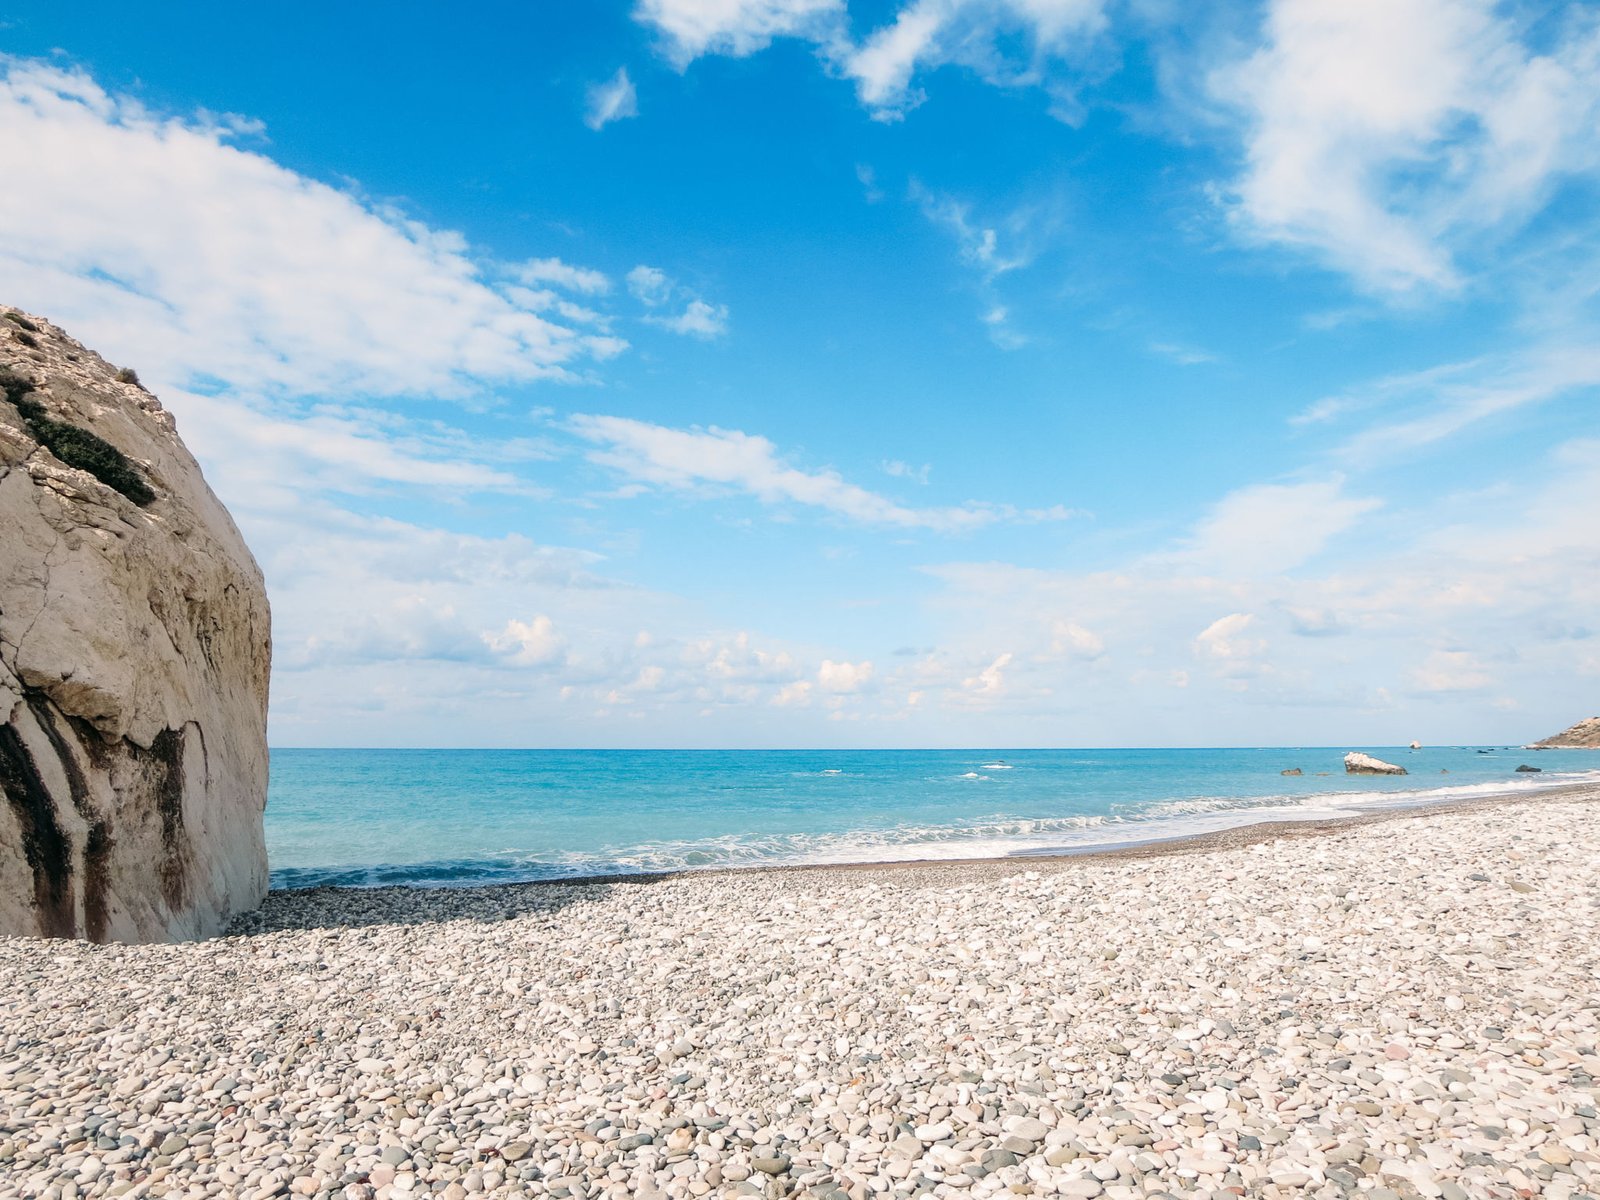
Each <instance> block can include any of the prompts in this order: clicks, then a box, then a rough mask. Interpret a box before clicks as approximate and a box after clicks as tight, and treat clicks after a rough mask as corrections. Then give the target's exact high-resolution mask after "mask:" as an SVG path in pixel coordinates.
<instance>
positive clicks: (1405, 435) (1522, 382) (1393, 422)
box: [1301, 343, 1600, 465]
mask: <svg viewBox="0 0 1600 1200" xmlns="http://www.w3.org/2000/svg"><path fill="white" fill-rule="evenodd" d="M1596 387H1600V349H1596V348H1595V347H1594V345H1592V344H1588V343H1585V344H1581V345H1554V344H1552V345H1547V346H1533V347H1530V348H1528V349H1525V350H1522V351H1520V352H1518V353H1516V354H1512V355H1504V356H1496V357H1491V358H1487V359H1478V360H1474V361H1471V362H1466V363H1458V364H1451V365H1448V366H1444V367H1435V368H1431V369H1429V370H1426V371H1418V372H1414V373H1412V374H1409V375H1399V376H1392V377H1390V378H1388V379H1385V380H1382V381H1380V382H1379V383H1378V384H1377V385H1375V386H1374V387H1373V388H1371V389H1367V390H1366V391H1365V392H1355V393H1352V394H1350V395H1347V396H1343V397H1337V398H1335V399H1334V400H1332V401H1326V402H1323V403H1322V404H1320V405H1314V406H1313V407H1312V409H1311V410H1309V412H1308V413H1305V414H1301V416H1302V418H1304V419H1305V420H1313V419H1323V420H1328V419H1332V418H1333V417H1335V416H1338V415H1340V414H1341V413H1344V412H1348V411H1351V410H1359V409H1366V408H1374V407H1378V406H1380V405H1381V406H1382V408H1383V409H1384V411H1385V413H1386V414H1389V415H1388V417H1387V419H1385V420H1382V421H1379V422H1377V423H1376V424H1373V425H1371V426H1369V427H1368V428H1366V429H1364V430H1361V431H1360V432H1358V433H1355V434H1352V435H1351V436H1350V437H1348V438H1347V439H1346V440H1345V441H1344V442H1343V443H1341V444H1340V445H1339V446H1338V447H1337V448H1336V450H1335V454H1336V456H1337V457H1339V458H1340V459H1343V460H1345V461H1346V462H1348V463H1350V464H1351V465H1368V464H1371V463H1374V462H1377V461H1382V460H1385V459H1392V458H1395V457H1399V456H1403V455H1408V454H1411V453H1414V452H1415V451H1417V450H1419V449H1421V448H1423V447H1425V446H1430V445H1432V444H1434V443H1436V442H1441V441H1444V440H1445V439H1447V438H1451V437H1454V436H1455V435H1457V434H1459V433H1462V432H1463V431H1465V430H1468V429H1470V428H1472V427H1473V426H1475V425H1478V424H1479V423H1480V422H1485V421H1489V420H1492V419H1493V418H1495V417H1500V416H1503V415H1505V414H1508V413H1511V412H1513V411H1515V410H1517V409H1520V408H1524V407H1528V406H1531V405H1535V404H1543V403H1547V402H1550V401H1553V400H1557V399H1560V398H1562V397H1565V396H1569V395H1571V394H1572V393H1574V392H1577V391H1582V390H1585V389H1590V390H1592V389H1594V388H1596ZM1338 402H1342V406H1339V407H1335V405H1336V404H1337V403H1338Z"/></svg>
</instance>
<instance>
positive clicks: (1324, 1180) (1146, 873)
mask: <svg viewBox="0 0 1600 1200" xmlns="http://www.w3.org/2000/svg"><path fill="white" fill-rule="evenodd" d="M1597 801H1600V788H1590V787H1583V788H1575V789H1572V790H1571V791H1568V792H1564V793H1562V794H1557V792H1556V790H1555V789H1552V790H1551V791H1549V792H1542V793H1537V794H1534V795H1528V796H1513V797H1506V798H1502V799H1500V800H1499V801H1482V800H1480V801H1476V802H1473V803H1470V804H1463V803H1455V804H1451V805H1448V806H1444V807H1442V808H1439V809H1436V810H1434V811H1421V810H1417V809H1404V810H1391V811H1389V812H1381V813H1372V814H1369V815H1367V816H1365V817H1363V818H1359V819H1345V820H1340V821H1335V822H1318V821H1312V822H1301V823H1294V824H1278V823H1268V824H1264V825H1257V826H1254V827H1245V828H1237V829H1233V830H1229V831H1227V832H1226V833H1224V834H1220V835H1216V836H1212V837H1207V838H1199V839H1191V840H1187V841H1184V842H1181V843H1176V844H1174V843H1166V844H1162V845H1157V846H1145V847H1129V848H1124V849H1120V850H1117V851H1112V852H1102V853H1097V854H1080V855H1069V856H1063V857H1058V858H1045V859H1035V858H1012V859H1003V860H983V861H979V862H974V863H950V862H936V863H923V864H890V865H888V866H887V867H883V868H876V867H868V866H852V867H821V868H817V867H812V868H785V869H779V870H743V871H722V872H709V871H708V872H690V873H681V874H678V875H674V876H660V877H650V878H640V877H637V876H630V877H625V878H623V879H620V880H615V881H610V882H587V883H583V884H574V883H571V882H545V883H533V884H519V885H505V886H496V887H486V888H440V889H426V890H424V889H408V888H387V889H321V890H306V891H299V892H280V893H274V894H273V895H272V896H271V897H269V899H268V902H267V904H266V906H265V907H264V908H263V909H262V911H261V913H259V914H258V916H257V919H256V920H255V922H254V923H253V925H252V927H251V928H250V929H249V930H246V931H241V932H240V933H237V934H234V935H231V936H226V937H222V938H218V939H213V940H211V941H204V942H193V943H186V944H176V945H146V946H119V945H105V946H94V945H89V944H85V943H73V942H63V941H43V940H37V939H23V938H3V939H0V1038H3V1040H0V1110H4V1111H7V1112H10V1113H13V1114H15V1120H13V1121H12V1122H10V1124H9V1126H8V1128H6V1129H4V1130H0V1200H11V1198H12V1197H17V1198H19V1200H20V1198H21V1197H24V1196H26V1197H29V1198H30V1200H33V1198H39V1197H43V1198H46V1200H69V1197H72V1196H78V1195H86V1196H100V1195H120V1196H132V1197H144V1196H158V1195H188V1194H193V1195H201V1194H211V1195H217V1194H221V1195H228V1196H247V1197H260V1198H261V1200H268V1198H271V1197H278V1196H305V1197H310V1198H311V1200H405V1198H406V1197H409V1196H411V1195H413V1194H416V1195H422V1194H432V1195H439V1196H443V1197H445V1198H446V1200H470V1198H472V1197H478V1196H493V1197H512V1196H548V1197H550V1200H602V1198H614V1200H622V1198H623V1197H625V1196H626V1197H641V1198H643V1200H653V1198H656V1197H661V1196H671V1197H675V1198H677V1197H681V1198H684V1200H701V1198H702V1197H707V1196H715V1197H728V1198H729V1200H735V1198H738V1200H742V1198H745V1197H749V1198H751V1200H780V1198H789V1197H792V1198H794V1200H916V1198H917V1197H932V1198H934V1200H963V1198H965V1197H982V1198H984V1200H989V1198H998V1200H1012V1198H1014V1197H1023V1196H1032V1197H1042V1196H1064V1197H1079V1198H1083V1200H1092V1198H1095V1197H1101V1196H1104V1197H1105V1198H1106V1200H1147V1198H1154V1197H1179V1196H1208V1197H1215V1198H1219V1200H1220V1198H1223V1197H1232V1196H1235V1195H1250V1196H1262V1197H1269V1198H1275V1200H1289V1198H1291V1197H1295V1198H1300V1197H1314V1198H1316V1200H1337V1198H1343V1197H1349V1196H1356V1197H1363V1196H1370V1197H1372V1198H1373V1200H1393V1198H1395V1197H1411V1196H1423V1197H1428V1198H1429V1200H1433V1198H1443V1200H1465V1198H1466V1197H1480V1196H1481V1197H1501V1196H1503V1197H1508V1198H1510V1197H1514V1196H1515V1197H1526V1196H1531V1195H1543V1196H1548V1197H1551V1198H1552V1200H1558V1198H1562V1197H1566V1198H1570V1200H1576V1198H1577V1197H1580V1196H1584V1195H1589V1194H1593V1193H1594V1191H1595V1189H1596V1188H1597V1187H1600V1116H1597V1107H1600V1048H1597V1047H1600V1005H1597V1003H1596V999H1595V993H1594V988H1593V981H1594V979H1595V978H1597V977H1600V904H1597V903H1596V901H1595V897H1596V896H1597V895H1600V826H1597V823H1596V822H1595V820H1594V816H1595V813H1596V809H1595V804H1596V802H1597ZM623 884H629V885H632V886H622V885H623Z"/></svg>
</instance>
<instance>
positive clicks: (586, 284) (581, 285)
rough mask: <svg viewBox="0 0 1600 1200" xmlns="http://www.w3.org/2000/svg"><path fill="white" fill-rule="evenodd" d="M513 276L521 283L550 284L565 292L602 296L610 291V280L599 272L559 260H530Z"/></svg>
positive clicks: (518, 268)
mask: <svg viewBox="0 0 1600 1200" xmlns="http://www.w3.org/2000/svg"><path fill="white" fill-rule="evenodd" d="M514 274H515V275H516V278H518V279H520V280H521V281H522V282H523V283H527V284H533V285H536V286H537V285H539V284H551V285H553V286H555V287H559V288H565V289H566V290H567V291H572V292H583V293H585V294H587V295H591V296H595V295H603V294H604V293H606V292H609V291H610V290H611V280H610V279H608V278H606V276H605V274H604V273H603V272H601V271H594V270H590V269H589V268H588V267H575V266H573V265H572V264H571V263H565V262H562V261H561V260H560V259H559V258H532V259H529V260H528V261H527V262H525V263H523V264H521V265H520V266H519V267H517V268H516V270H515V272H514Z"/></svg>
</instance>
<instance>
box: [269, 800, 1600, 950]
mask: <svg viewBox="0 0 1600 1200" xmlns="http://www.w3.org/2000/svg"><path fill="white" fill-rule="evenodd" d="M1560 799H1574V800H1600V784H1596V783H1573V784H1560V785H1555V786H1552V787H1547V788H1541V789H1539V790H1537V791H1516V790H1511V789H1509V788H1508V789H1507V790H1506V791H1505V792H1499V793H1486V794H1484V795H1481V796H1473V797H1470V798H1466V799H1455V800H1444V801H1423V802H1417V803H1395V804H1388V805H1383V806H1381V807H1376V808H1374V809H1372V810H1371V811H1368V812H1360V813H1351V814H1346V815H1340V816H1334V817H1292V818H1284V819H1280V820H1256V821H1250V822H1247V823H1242V824H1239V825H1229V826H1225V827H1223V828H1220V829H1212V830H1205V831H1202V832H1196V833H1183V834H1177V835H1174V836H1171V837H1156V838H1149V839H1144V840H1139V841H1129V842H1118V843H1110V844H1091V845H1086V846H1083V847H1082V848H1077V847H1073V848H1066V849H1059V850H1054V849H1047V850H1040V851H1024V852H1018V853H1014V854H1009V855H1002V856H972V857H952V858H906V859H868V860H863V861H860V862H820V863H770V864H761V865H755V866H738V867H701V868H693V869H682V870H670V871H649V872H644V871H635V872H622V873H615V874H592V875H572V876H564V877H558V878H550V879H527V880H519V881H517V882H514V883H468V884H451V885H426V884H424V885H411V884H386V885H374V886H364V885H363V886H340V885H320V886H316V887H309V888H274V889H272V891H271V892H270V893H269V896H268V899H269V901H270V900H271V899H272V898H273V897H287V896H295V895H303V894H309V893H324V894H325V893H343V892H360V893H367V892H387V891H399V892H410V893H432V892H443V893H453V892H459V891H491V890H517V889H521V888H549V887H586V886H598V885H627V884H640V885H643V884H652V883H659V882H664V881H667V880H673V879H699V878H716V877H719V876H728V875H732V876H748V875H765V874H769V873H770V874H778V875H787V874H791V873H796V872H800V873H804V872H811V871H819V872H840V873H846V874H852V873H855V872H868V873H873V872H890V871H895V872H898V871H911V872H918V871H927V872H933V873H937V872H940V871H944V870H962V871H966V872H971V871H973V870H989V869H994V870H1002V871H1003V870H1011V869H1016V868H1017V867H1019V866H1023V867H1026V868H1027V869H1029V870H1038V869H1041V868H1046V869H1051V868H1060V867H1068V866H1072V865H1074V864H1084V863H1093V862H1100V861H1118V860H1122V859H1142V858H1156V857H1165V856H1168V855H1188V854H1206V853H1210V852H1214V851H1217V850H1223V849H1234V848H1239V847H1246V846H1252V845H1256V844H1257V843H1259V842H1262V841H1271V840H1274V839H1277V838H1306V837H1319V836H1324V835H1328V834H1334V833H1338V832H1340V831H1342V830H1345V829H1351V828H1359V827H1364V826H1368V825H1382V824H1387V823H1389V822H1391V821H1402V820H1406V819H1408V818H1419V817H1427V816H1434V815H1439V814H1446V813H1451V812H1458V811H1466V810H1471V809H1477V808H1498V807H1505V806H1508V805H1509V806H1515V805H1522V804H1540V803H1543V802H1545V801H1547V800H1560ZM244 920H245V923H246V924H245V927H246V928H248V922H249V917H248V916H247V917H246V918H245V919H244Z"/></svg>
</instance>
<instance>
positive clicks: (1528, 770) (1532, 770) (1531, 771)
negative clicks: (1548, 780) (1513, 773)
mask: <svg viewBox="0 0 1600 1200" xmlns="http://www.w3.org/2000/svg"><path fill="white" fill-rule="evenodd" d="M1517 770H1519V771H1521V772H1522V773H1523V774H1525V775H1537V774H1539V773H1540V772H1541V771H1543V770H1544V768H1543V767H1530V766H1529V765H1528V764H1527V763H1523V764H1522V765H1521V766H1520V767H1518V768H1517Z"/></svg>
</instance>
